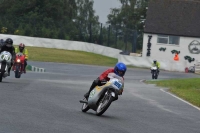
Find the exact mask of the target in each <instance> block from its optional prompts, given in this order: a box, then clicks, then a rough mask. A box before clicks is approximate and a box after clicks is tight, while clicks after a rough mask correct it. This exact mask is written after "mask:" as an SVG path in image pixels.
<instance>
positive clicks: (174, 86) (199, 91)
mask: <svg viewBox="0 0 200 133" xmlns="http://www.w3.org/2000/svg"><path fill="white" fill-rule="evenodd" d="M146 83H149V84H156V85H157V86H160V87H166V88H169V91H170V92H171V93H173V94H175V95H177V96H179V97H180V98H182V99H184V100H186V101H188V102H190V103H192V104H193V105H196V106H198V107H200V78H191V79H173V80H160V81H146Z"/></svg>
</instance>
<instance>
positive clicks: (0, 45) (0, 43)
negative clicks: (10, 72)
mask: <svg viewBox="0 0 200 133" xmlns="http://www.w3.org/2000/svg"><path fill="white" fill-rule="evenodd" d="M3 45H4V40H3V39H1V40H0V49H1V47H2V46H3Z"/></svg>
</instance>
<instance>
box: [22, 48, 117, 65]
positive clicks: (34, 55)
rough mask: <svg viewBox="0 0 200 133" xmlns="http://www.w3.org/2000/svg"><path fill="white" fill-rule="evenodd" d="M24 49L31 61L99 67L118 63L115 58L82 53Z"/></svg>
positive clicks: (48, 49) (49, 49)
mask: <svg viewBox="0 0 200 133" xmlns="http://www.w3.org/2000/svg"><path fill="white" fill-rule="evenodd" d="M26 48H27V49H28V52H29V60H31V61H42V62H58V63H72V64H87V65H99V66H114V65H115V64H116V63H117V61H118V60H117V59H115V58H111V57H107V56H102V55H99V54H94V53H89V52H83V51H71V50H61V49H51V48H39V47H28V46H27V47H26Z"/></svg>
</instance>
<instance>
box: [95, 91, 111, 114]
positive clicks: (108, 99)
mask: <svg viewBox="0 0 200 133" xmlns="http://www.w3.org/2000/svg"><path fill="white" fill-rule="evenodd" d="M112 101H113V97H112V95H111V94H109V95H107V94H106V95H105V96H104V97H103V98H102V99H101V101H100V102H99V105H98V107H97V110H96V115H97V116H101V115H102V114H103V113H104V112H105V111H106V110H107V109H108V107H109V106H110V105H111V103H112ZM105 102H106V103H105Z"/></svg>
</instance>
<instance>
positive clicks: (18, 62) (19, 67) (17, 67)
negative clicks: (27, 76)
mask: <svg viewBox="0 0 200 133" xmlns="http://www.w3.org/2000/svg"><path fill="white" fill-rule="evenodd" d="M24 60H25V56H24V54H23V53H20V52H19V53H17V54H16V58H15V62H14V64H13V71H14V72H15V78H20V77H21V74H22V73H24V72H25V71H24V70H25V68H24Z"/></svg>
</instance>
